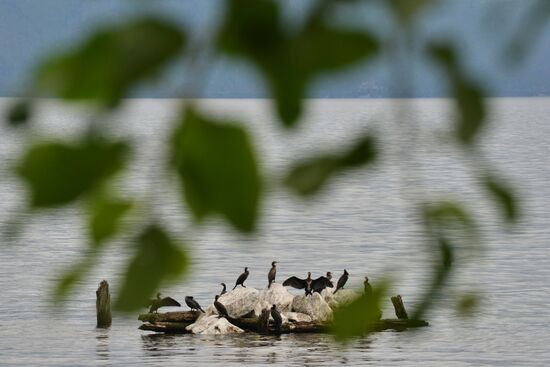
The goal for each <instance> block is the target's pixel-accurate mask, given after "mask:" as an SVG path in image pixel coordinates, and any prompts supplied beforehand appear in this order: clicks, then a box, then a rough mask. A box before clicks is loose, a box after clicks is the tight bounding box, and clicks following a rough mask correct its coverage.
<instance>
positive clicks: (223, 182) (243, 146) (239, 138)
mask: <svg viewBox="0 0 550 367" xmlns="http://www.w3.org/2000/svg"><path fill="white" fill-rule="evenodd" d="M172 143H173V146H172V162H173V164H174V166H175V168H176V170H177V173H178V175H179V177H180V179H181V183H182V185H183V193H184V197H185V199H186V201H187V203H188V205H189V207H190V209H191V211H192V212H193V214H194V215H195V218H196V219H198V220H201V219H203V218H204V217H206V216H207V215H210V214H216V213H218V214H221V215H223V216H224V217H225V218H226V219H227V220H228V221H229V222H230V223H231V224H232V225H233V226H234V227H235V228H237V229H239V230H241V231H246V232H248V231H252V230H253V229H254V226H255V223H256V219H257V216H258V211H259V204H260V198H261V178H260V173H259V168H258V165H257V163H256V155H255V153H254V151H253V148H252V145H251V144H250V141H249V137H248V135H247V133H246V131H245V130H244V129H243V128H241V127H239V126H237V124H229V123H220V122H218V121H214V120H211V119H208V118H205V117H203V116H201V115H199V114H198V113H197V112H195V111H193V110H192V109H191V108H188V109H187V110H186V111H185V116H184V117H183V121H182V123H181V125H180V126H179V128H178V129H177V130H176V131H175V132H174V135H173V138H172Z"/></svg>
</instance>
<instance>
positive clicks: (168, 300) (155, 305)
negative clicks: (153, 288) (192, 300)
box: [147, 293, 181, 313]
mask: <svg viewBox="0 0 550 367" xmlns="http://www.w3.org/2000/svg"><path fill="white" fill-rule="evenodd" d="M147 306H151V307H150V308H149V313H151V312H158V311H157V310H158V309H159V308H161V307H165V306H176V307H180V306H181V305H180V303H179V302H178V301H176V300H175V299H173V298H172V297H164V298H161V297H160V293H157V298H156V299H152V300H150V301H149V304H148V305H147Z"/></svg>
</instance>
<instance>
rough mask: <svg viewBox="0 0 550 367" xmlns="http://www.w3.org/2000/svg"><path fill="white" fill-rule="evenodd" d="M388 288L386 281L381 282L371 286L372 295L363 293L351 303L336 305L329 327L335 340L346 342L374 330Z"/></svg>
mask: <svg viewBox="0 0 550 367" xmlns="http://www.w3.org/2000/svg"><path fill="white" fill-rule="evenodd" d="M388 288H389V285H388V283H387V282H381V283H380V284H378V285H376V286H374V287H373V292H372V295H370V296H367V295H365V294H363V295H361V296H360V297H359V298H357V299H355V300H354V301H352V302H351V303H349V304H347V305H344V306H342V307H338V308H337V309H336V310H335V311H334V321H333V324H332V328H331V333H332V334H333V335H334V337H335V338H336V340H338V341H341V342H346V341H348V340H350V339H353V338H356V337H359V336H364V335H367V334H368V333H370V332H371V331H373V330H375V329H376V325H377V321H378V320H380V317H381V315H382V311H381V307H380V305H381V303H382V300H383V299H384V298H385V297H386V294H387V290H388Z"/></svg>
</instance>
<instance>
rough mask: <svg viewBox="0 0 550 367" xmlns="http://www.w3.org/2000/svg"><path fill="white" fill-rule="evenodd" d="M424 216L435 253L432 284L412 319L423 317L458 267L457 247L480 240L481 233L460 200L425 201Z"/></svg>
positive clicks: (431, 246) (433, 252) (428, 239)
mask: <svg viewBox="0 0 550 367" xmlns="http://www.w3.org/2000/svg"><path fill="white" fill-rule="evenodd" d="M423 210H424V211H423V218H424V224H425V227H426V236H427V241H428V242H429V244H430V250H431V253H432V254H433V255H434V261H433V269H432V270H433V271H432V272H433V275H432V279H431V284H430V285H429V286H428V289H427V291H426V292H425V294H424V295H423V296H422V298H421V300H420V302H419V304H418V305H417V307H416V309H415V310H414V312H413V316H412V318H413V319H422V317H423V315H424V314H425V313H426V312H427V311H428V310H429V309H430V308H431V306H432V304H433V302H434V301H435V300H436V299H437V297H438V296H439V295H440V294H441V292H442V291H443V288H444V286H445V284H446V283H447V280H448V279H449V277H450V275H451V272H452V270H453V269H454V268H455V267H456V265H455V260H456V254H455V252H456V251H457V249H460V248H463V247H464V244H465V243H464V242H465V241H467V242H471V243H473V244H477V243H478V242H479V233H478V229H477V225H476V223H475V221H474V219H473V218H472V217H471V216H470V214H469V213H468V212H466V210H464V209H463V208H462V207H461V206H460V205H459V204H457V203H453V202H438V203H432V204H429V205H425V206H424V208H423Z"/></svg>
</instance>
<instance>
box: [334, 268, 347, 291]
mask: <svg viewBox="0 0 550 367" xmlns="http://www.w3.org/2000/svg"><path fill="white" fill-rule="evenodd" d="M348 276H349V273H348V271H347V270H346V269H344V274H342V276H341V277H340V279H338V284H337V285H336V289H335V290H334V293H336V292H338V290H339V289H342V288H344V285H345V284H346V282H347V281H348Z"/></svg>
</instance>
